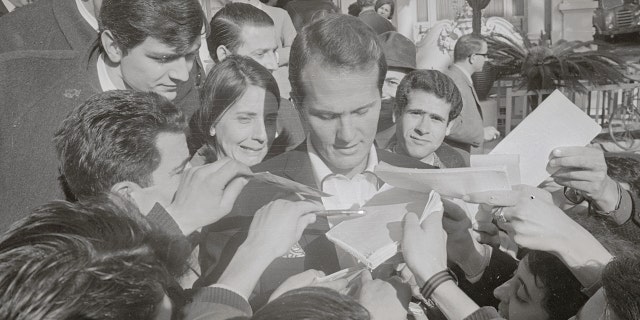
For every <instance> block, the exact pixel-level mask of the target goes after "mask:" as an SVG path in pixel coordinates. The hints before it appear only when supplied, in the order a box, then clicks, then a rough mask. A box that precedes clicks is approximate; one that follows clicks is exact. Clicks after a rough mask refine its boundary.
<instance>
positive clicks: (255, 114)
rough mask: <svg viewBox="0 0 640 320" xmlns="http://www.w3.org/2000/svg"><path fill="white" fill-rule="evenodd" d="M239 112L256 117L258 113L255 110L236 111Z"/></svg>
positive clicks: (237, 113)
mask: <svg viewBox="0 0 640 320" xmlns="http://www.w3.org/2000/svg"><path fill="white" fill-rule="evenodd" d="M239 114H242V115H246V116H251V117H255V116H257V115H258V114H257V113H256V112H253V111H238V112H236V115H239Z"/></svg>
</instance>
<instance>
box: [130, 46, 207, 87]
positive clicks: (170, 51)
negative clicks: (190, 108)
mask: <svg viewBox="0 0 640 320" xmlns="http://www.w3.org/2000/svg"><path fill="white" fill-rule="evenodd" d="M199 48H200V38H197V40H196V43H194V44H193V46H192V47H191V48H190V49H189V51H188V53H187V54H183V55H180V54H177V53H176V52H175V49H174V48H171V47H169V46H168V45H166V44H163V43H162V42H160V41H158V40H156V39H154V38H151V37H148V38H147V39H145V40H144V41H143V42H142V43H141V44H139V45H137V46H136V47H134V48H132V49H130V50H129V51H128V52H127V53H126V54H124V55H122V57H121V59H120V72H121V74H122V80H123V81H124V83H125V86H126V87H127V88H128V89H133V90H136V91H153V92H156V93H158V94H160V95H163V96H164V97H166V98H167V99H169V100H173V99H175V97H176V94H177V91H178V85H179V84H181V83H182V82H185V81H187V80H189V71H191V68H192V67H193V62H194V59H195V57H196V54H197V53H198V49H199Z"/></svg>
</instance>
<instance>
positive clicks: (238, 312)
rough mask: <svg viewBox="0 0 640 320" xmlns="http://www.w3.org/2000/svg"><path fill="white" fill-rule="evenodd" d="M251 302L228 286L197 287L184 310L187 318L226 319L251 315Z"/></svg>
mask: <svg viewBox="0 0 640 320" xmlns="http://www.w3.org/2000/svg"><path fill="white" fill-rule="evenodd" d="M252 314H253V311H252V310H251V306H250V305H249V302H248V301H247V300H246V299H245V298H243V297H242V296H240V295H239V294H237V293H236V292H234V291H233V290H230V289H228V288H223V287H216V286H212V287H205V288H200V289H197V290H196V291H195V293H194V295H193V298H192V300H191V302H190V303H189V304H187V305H186V306H185V307H184V308H183V310H182V315H183V319H185V320H198V319H203V320H204V319H207V320H225V319H238V318H239V319H244V318H248V317H251V315H252Z"/></svg>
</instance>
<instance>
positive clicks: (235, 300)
mask: <svg viewBox="0 0 640 320" xmlns="http://www.w3.org/2000/svg"><path fill="white" fill-rule="evenodd" d="M192 301H194V302H195V301H198V302H210V303H218V304H222V305H226V306H230V307H233V308H236V309H238V310H240V311H242V312H243V313H245V314H248V315H251V314H252V313H253V312H252V310H251V305H250V304H249V301H248V300H247V299H246V298H245V297H243V296H242V295H240V294H239V293H237V292H235V291H234V290H233V289H231V288H229V287H227V286H224V285H216V284H214V285H212V286H209V287H204V288H200V289H197V291H196V292H195V294H194V295H193V299H192Z"/></svg>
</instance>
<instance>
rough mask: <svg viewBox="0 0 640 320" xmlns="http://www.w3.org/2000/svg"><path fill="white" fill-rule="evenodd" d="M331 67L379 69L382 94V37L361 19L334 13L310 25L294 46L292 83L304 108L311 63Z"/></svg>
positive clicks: (384, 62) (384, 65)
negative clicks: (304, 73)
mask: <svg viewBox="0 0 640 320" xmlns="http://www.w3.org/2000/svg"><path fill="white" fill-rule="evenodd" d="M310 61H314V62H316V63H320V64H322V65H323V66H325V67H327V68H333V69H335V70H343V71H348V72H354V71H355V72H358V71H365V70H369V69H370V68H372V67H375V66H376V65H377V67H378V89H379V90H380V91H382V84H383V83H384V77H385V75H386V74H387V60H386V58H385V56H384V51H383V49H382V46H381V45H380V42H379V41H378V37H377V36H376V34H375V33H374V32H373V30H372V29H371V28H369V27H368V26H367V25H366V24H364V23H363V22H362V21H361V20H360V19H358V18H355V17H352V16H349V15H343V14H330V15H327V16H325V17H322V18H320V19H318V20H315V21H313V22H312V23H310V24H308V25H306V26H305V27H304V28H302V30H301V31H300V33H298V36H297V37H296V38H295V40H294V41H293V44H292V45H291V53H290V58H289V82H291V98H292V99H293V100H294V101H295V102H296V104H297V106H298V107H300V106H301V105H302V102H303V101H304V97H305V93H304V86H303V79H304V78H303V76H302V71H303V69H304V67H305V66H306V65H307V64H308V63H309V62H310Z"/></svg>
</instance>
